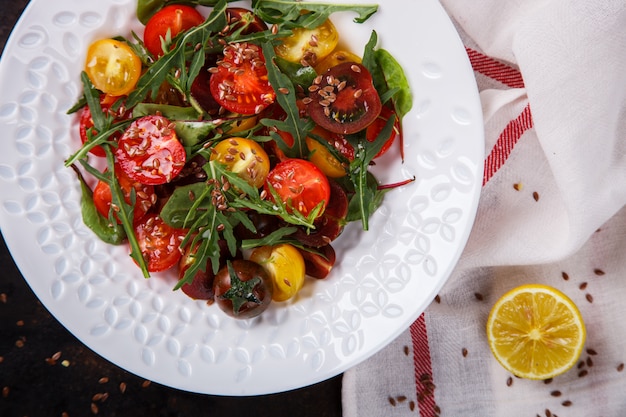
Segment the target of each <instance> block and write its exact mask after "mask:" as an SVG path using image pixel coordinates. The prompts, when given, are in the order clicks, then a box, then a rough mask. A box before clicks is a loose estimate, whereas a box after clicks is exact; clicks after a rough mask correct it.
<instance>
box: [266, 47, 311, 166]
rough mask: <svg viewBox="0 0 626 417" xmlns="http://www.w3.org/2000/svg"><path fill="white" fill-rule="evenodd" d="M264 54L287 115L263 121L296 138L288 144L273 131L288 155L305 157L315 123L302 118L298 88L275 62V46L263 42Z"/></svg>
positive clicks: (277, 99) (278, 96)
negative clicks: (308, 138)
mask: <svg viewBox="0 0 626 417" xmlns="http://www.w3.org/2000/svg"><path fill="white" fill-rule="evenodd" d="M263 55H264V57H265V65H266V67H267V76H268V79H269V82H270V84H271V85H272V87H273V88H274V90H275V91H277V93H276V101H277V102H278V104H279V105H280V107H282V109H283V110H284V111H285V113H286V115H287V117H286V118H285V119H284V120H274V119H263V120H261V123H262V124H263V125H265V126H268V127H273V128H274V129H277V130H280V131H282V132H286V133H289V134H290V135H291V136H292V137H293V140H294V143H293V145H291V146H290V145H289V144H287V143H286V142H285V141H284V140H283V139H282V138H281V137H280V135H278V134H277V133H276V132H271V133H270V134H271V135H272V138H273V139H274V140H275V141H276V143H277V144H278V146H279V147H280V148H281V150H282V151H283V152H284V153H285V155H287V156H288V157H292V158H304V157H305V156H306V154H307V153H308V148H307V146H306V137H307V135H308V133H309V132H310V130H311V129H313V126H315V123H314V122H313V121H312V120H310V119H302V118H300V110H299V109H298V105H297V104H296V89H295V87H294V85H293V83H292V82H291V79H290V78H289V77H288V76H287V75H285V74H284V73H282V72H281V71H280V68H279V67H278V65H277V64H276V62H275V58H276V54H275V53H274V47H273V46H272V45H270V44H268V43H264V44H263Z"/></svg>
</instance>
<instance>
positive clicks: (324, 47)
mask: <svg viewBox="0 0 626 417" xmlns="http://www.w3.org/2000/svg"><path fill="white" fill-rule="evenodd" d="M291 32H292V34H291V36H289V37H287V38H283V39H281V41H282V44H280V45H278V46H276V47H275V48H274V49H275V51H276V55H278V56H279V57H281V58H284V59H286V60H287V61H291V62H297V63H303V64H304V63H306V64H308V65H311V66H315V64H316V63H317V61H319V60H322V59H324V58H325V57H326V56H327V55H329V54H330V53H331V52H332V51H333V50H334V49H335V47H336V46H337V43H338V42H339V32H337V29H336V28H335V25H333V23H332V22H331V21H330V20H326V21H325V22H324V23H322V24H321V25H319V26H318V27H316V28H314V29H304V28H296V29H292V31H291Z"/></svg>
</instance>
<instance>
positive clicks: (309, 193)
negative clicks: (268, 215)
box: [265, 159, 330, 216]
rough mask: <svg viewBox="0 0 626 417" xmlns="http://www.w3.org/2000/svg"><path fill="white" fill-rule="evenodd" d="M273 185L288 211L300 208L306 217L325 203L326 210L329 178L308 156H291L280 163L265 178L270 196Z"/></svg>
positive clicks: (323, 207) (321, 211)
mask: <svg viewBox="0 0 626 417" xmlns="http://www.w3.org/2000/svg"><path fill="white" fill-rule="evenodd" d="M269 186H271V187H272V188H273V189H274V191H275V192H276V193H277V194H278V196H279V197H280V199H281V200H282V202H283V203H285V205H286V206H287V209H288V210H292V209H295V210H298V211H299V212H300V213H302V214H303V215H304V216H308V215H309V213H310V212H311V211H312V210H313V209H314V208H315V207H317V206H318V205H319V204H321V205H322V210H320V215H321V213H323V212H324V209H325V208H326V205H327V204H328V201H329V197H330V185H329V183H328V179H327V178H326V176H325V175H324V173H323V172H322V171H320V169H319V168H318V167H316V166H315V165H314V164H313V163H311V162H309V161H305V160H304V159H287V160H285V161H282V162H279V163H278V164H276V166H275V167H274V169H272V170H271V171H270V173H269V174H268V176H267V179H266V181H265V187H266V190H267V191H268V195H270V196H271V195H272V194H271V193H270V191H269Z"/></svg>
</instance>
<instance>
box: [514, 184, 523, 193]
mask: <svg viewBox="0 0 626 417" xmlns="http://www.w3.org/2000/svg"><path fill="white" fill-rule="evenodd" d="M513 189H514V190H515V191H520V190H521V189H522V183H520V182H516V183H515V184H513Z"/></svg>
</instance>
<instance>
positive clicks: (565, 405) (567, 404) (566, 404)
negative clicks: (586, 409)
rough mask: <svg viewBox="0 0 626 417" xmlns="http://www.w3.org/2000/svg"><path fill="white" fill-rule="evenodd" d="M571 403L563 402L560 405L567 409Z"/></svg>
mask: <svg viewBox="0 0 626 417" xmlns="http://www.w3.org/2000/svg"><path fill="white" fill-rule="evenodd" d="M572 404H573V403H572V402H571V401H570V400H565V401H563V402H562V403H561V405H563V407H569V406H571V405H572Z"/></svg>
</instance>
